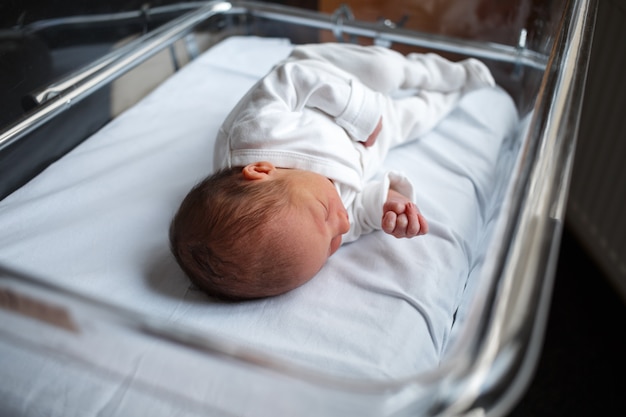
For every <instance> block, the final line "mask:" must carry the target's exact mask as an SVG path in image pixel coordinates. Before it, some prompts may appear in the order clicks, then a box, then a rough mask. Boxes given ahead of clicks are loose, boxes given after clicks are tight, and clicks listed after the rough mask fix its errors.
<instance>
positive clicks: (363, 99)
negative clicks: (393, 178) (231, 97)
mask: <svg viewBox="0 0 626 417" xmlns="http://www.w3.org/2000/svg"><path fill="white" fill-rule="evenodd" d="M259 94H260V95H266V96H267V100H263V105H264V106H265V109H266V111H267V112H269V111H271V109H272V108H273V109H274V110H276V111H278V112H290V113H293V112H295V113H297V112H300V111H301V110H302V109H303V108H305V107H309V108H315V109H317V110H319V111H321V112H323V113H325V114H327V115H328V116H329V117H331V118H332V119H334V120H335V122H336V123H337V124H338V125H339V126H341V127H342V128H343V129H344V130H345V131H346V132H347V133H348V135H349V136H350V137H351V138H352V140H354V141H357V142H364V141H366V140H367V138H368V137H369V135H370V134H371V133H372V132H373V131H374V129H375V128H376V126H377V124H378V121H379V119H380V117H381V115H382V110H383V105H384V97H383V95H382V94H381V93H379V92H376V91H374V90H372V89H370V88H368V87H366V86H365V85H364V84H363V83H361V82H360V81H359V80H358V79H357V78H355V77H354V76H352V75H350V74H348V73H347V72H345V71H343V70H341V69H340V68H338V67H336V66H334V65H332V64H330V63H328V62H324V61H320V60H315V59H298V60H287V61H285V62H284V63H282V64H280V65H278V66H277V67H276V68H274V70H273V71H272V72H271V73H270V74H268V75H267V76H266V77H265V79H264V80H263V82H262V84H261V86H260V91H259Z"/></svg>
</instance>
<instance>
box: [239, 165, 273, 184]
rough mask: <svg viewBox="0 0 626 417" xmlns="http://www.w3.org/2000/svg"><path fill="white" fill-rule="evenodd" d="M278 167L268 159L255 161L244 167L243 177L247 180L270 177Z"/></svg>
mask: <svg viewBox="0 0 626 417" xmlns="http://www.w3.org/2000/svg"><path fill="white" fill-rule="evenodd" d="M275 170H276V167H275V166H274V165H273V164H272V163H271V162H267V161H260V162H254V163H252V164H248V165H246V166H245V167H243V170H242V173H243V177H244V178H245V179H247V180H263V179H266V178H267V177H268V175H269V174H271V173H272V172H273V171H275Z"/></svg>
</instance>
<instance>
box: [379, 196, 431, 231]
mask: <svg viewBox="0 0 626 417" xmlns="http://www.w3.org/2000/svg"><path fill="white" fill-rule="evenodd" d="M382 228H383V230H384V231H385V233H388V234H390V235H392V236H394V237H397V238H402V237H406V238H411V237H415V236H419V235H424V234H426V233H428V223H426V219H425V218H424V216H422V214H421V213H420V212H419V210H418V208H417V206H416V205H415V204H414V203H413V202H411V201H410V200H409V199H408V198H407V197H405V196H404V195H402V194H400V193H399V192H397V191H395V190H389V193H388V194H387V201H386V202H385V204H384V205H383V219H382Z"/></svg>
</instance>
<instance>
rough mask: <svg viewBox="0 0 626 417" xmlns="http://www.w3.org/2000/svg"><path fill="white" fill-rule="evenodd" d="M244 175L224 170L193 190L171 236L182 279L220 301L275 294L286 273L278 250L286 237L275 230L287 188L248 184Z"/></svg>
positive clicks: (237, 169) (269, 183)
mask: <svg viewBox="0 0 626 417" xmlns="http://www.w3.org/2000/svg"><path fill="white" fill-rule="evenodd" d="M242 169H243V167H232V168H226V169H222V170H220V171H217V172H216V173H214V174H212V175H210V176H209V177H207V178H205V179H204V180H203V181H201V182H200V183H198V184H197V185H196V186H194V187H193V188H192V190H191V191H190V192H189V193H188V194H187V196H186V197H185V199H184V200H183V202H182V203H181V205H180V208H179V209H178V211H177V213H176V215H175V216H174V218H173V219H172V222H171V225H170V230H169V238H170V247H171V250H172V253H173V254H174V257H175V258H176V261H177V262H178V264H179V265H180V267H181V268H182V269H183V271H184V272H185V274H186V275H187V276H188V277H189V279H190V280H191V281H192V282H193V283H194V284H195V285H196V286H197V287H199V288H200V289H201V290H203V291H204V292H206V293H207V294H209V295H210V296H213V297H216V298H219V299H223V300H245V299H253V298H261V297H266V296H271V295H276V294H279V293H281V292H283V289H282V287H283V285H284V283H285V281H286V280H287V279H288V277H287V276H286V274H288V273H289V270H290V268H289V264H290V259H289V258H290V256H289V251H288V248H285V247H282V246H281V241H282V239H281V233H285V231H281V230H280V228H279V227H277V226H276V225H277V223H278V222H277V221H276V218H277V216H278V214H279V213H280V211H281V210H284V209H286V208H287V206H288V203H289V201H290V200H289V190H288V187H287V185H286V184H285V183H284V181H282V180H280V179H278V180H275V181H250V180H246V179H245V178H244V176H243V174H242ZM283 246H284V245H283ZM279 253H280V254H281V256H277V254H279ZM283 255H284V256H283Z"/></svg>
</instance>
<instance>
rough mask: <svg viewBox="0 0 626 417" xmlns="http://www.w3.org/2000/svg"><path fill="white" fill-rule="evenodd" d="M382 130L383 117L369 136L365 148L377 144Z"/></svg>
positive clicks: (364, 143)
mask: <svg viewBox="0 0 626 417" xmlns="http://www.w3.org/2000/svg"><path fill="white" fill-rule="evenodd" d="M382 129H383V118H382V117H381V118H380V119H379V120H378V124H377V125H376V127H375V128H374V131H373V132H372V134H371V135H369V137H368V138H367V140H366V141H365V142H363V146H365V147H366V148H368V147H370V146H372V145H373V144H374V143H375V142H376V139H378V134H379V133H380V131H381V130H382Z"/></svg>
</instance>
